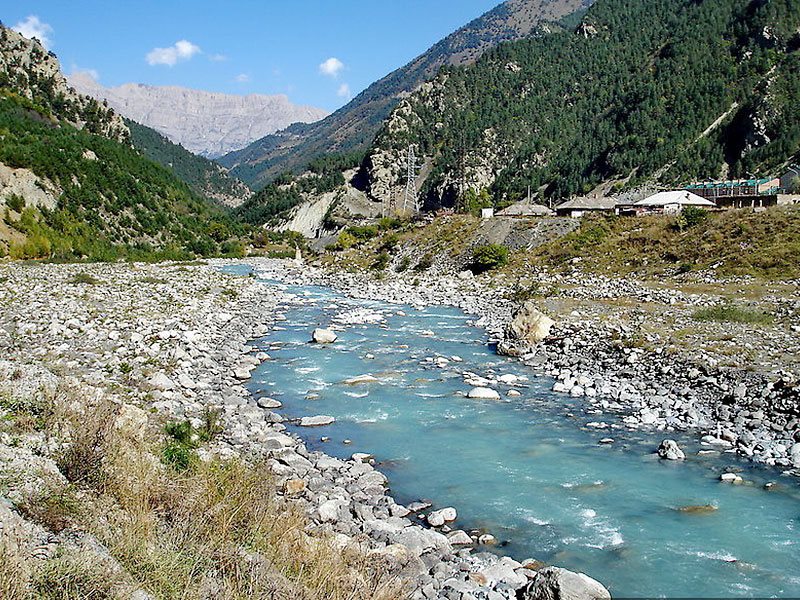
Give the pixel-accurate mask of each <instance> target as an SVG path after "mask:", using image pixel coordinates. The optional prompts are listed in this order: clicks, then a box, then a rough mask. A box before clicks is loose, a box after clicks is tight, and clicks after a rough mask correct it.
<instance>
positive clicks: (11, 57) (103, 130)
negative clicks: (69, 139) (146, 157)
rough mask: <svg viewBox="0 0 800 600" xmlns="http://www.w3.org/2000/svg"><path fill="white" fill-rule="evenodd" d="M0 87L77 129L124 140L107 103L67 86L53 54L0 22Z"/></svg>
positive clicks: (122, 126)
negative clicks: (82, 94)
mask: <svg viewBox="0 0 800 600" xmlns="http://www.w3.org/2000/svg"><path fill="white" fill-rule="evenodd" d="M0 88H7V89H10V90H14V91H15V92H16V93H18V94H20V95H21V96H22V97H23V98H27V99H28V100H31V101H34V102H35V103H36V104H38V105H39V106H41V107H43V108H44V109H46V110H48V111H50V112H53V113H57V114H58V116H59V118H60V119H61V120H62V121H64V122H67V123H70V124H71V125H74V126H75V127H76V128H78V129H85V130H86V131H89V132H91V133H97V134H99V135H103V136H105V137H108V138H110V139H115V140H118V141H125V140H127V139H128V137H129V135H130V134H129V132H128V128H127V127H126V126H125V124H124V123H123V122H122V119H121V118H120V117H119V116H118V115H116V114H115V113H114V111H113V110H109V108H108V106H107V105H104V104H101V103H99V102H98V101H97V100H95V99H93V98H89V97H86V96H81V95H80V94H78V93H76V91H75V90H74V89H73V88H71V87H70V85H69V83H68V82H67V80H66V78H65V77H64V75H63V74H62V73H61V67H60V65H59V63H58V59H57V58H56V56H55V54H53V53H52V52H48V51H47V50H45V49H44V48H43V47H42V45H41V44H40V43H39V42H38V41H37V40H29V39H28V38H26V37H24V36H22V35H20V34H19V33H17V32H16V31H14V30H13V29H7V28H6V27H4V26H3V25H2V23H0Z"/></svg>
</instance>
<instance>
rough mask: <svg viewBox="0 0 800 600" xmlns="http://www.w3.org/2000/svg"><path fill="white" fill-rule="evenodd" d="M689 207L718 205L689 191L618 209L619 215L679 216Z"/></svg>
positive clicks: (650, 199)
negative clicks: (654, 214)
mask: <svg viewBox="0 0 800 600" xmlns="http://www.w3.org/2000/svg"><path fill="white" fill-rule="evenodd" d="M687 206H696V207H698V208H716V206H717V205H716V204H714V202H712V201H711V200H708V199H706V198H701V197H700V196H698V195H697V194H693V193H692V192H689V191H687V190H675V191H672V192H659V193H657V194H653V195H652V196H648V197H647V198H643V199H642V200H639V201H638V202H634V203H633V204H629V205H627V206H624V205H620V206H618V207H617V213H619V214H635V215H646V214H653V213H656V214H664V215H677V214H680V213H681V211H683V209H684V208H686V207H687Z"/></svg>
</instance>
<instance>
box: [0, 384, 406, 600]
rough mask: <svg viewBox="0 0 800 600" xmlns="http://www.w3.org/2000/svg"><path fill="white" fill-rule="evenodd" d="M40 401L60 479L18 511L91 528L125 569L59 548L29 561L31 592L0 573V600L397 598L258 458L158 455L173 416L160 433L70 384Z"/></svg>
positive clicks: (380, 572) (393, 585)
mask: <svg viewBox="0 0 800 600" xmlns="http://www.w3.org/2000/svg"><path fill="white" fill-rule="evenodd" d="M47 398H48V399H49V401H50V402H52V403H53V405H54V406H52V407H51V408H49V409H48V410H49V413H52V414H58V415H59V423H60V426H59V427H58V428H55V427H54V426H53V425H52V424H51V421H50V420H48V423H47V426H48V431H49V432H50V434H53V435H54V434H56V432H57V434H58V436H59V439H60V440H61V441H63V442H64V444H63V448H62V450H61V451H59V452H57V456H56V457H55V458H56V459H57V463H58V465H59V468H60V469H61V471H62V473H63V474H64V475H65V476H66V477H67V479H68V480H69V481H70V482H71V484H70V485H69V486H68V487H67V488H65V489H64V490H50V491H48V492H47V493H46V494H42V495H41V496H39V497H35V498H32V499H31V500H30V501H29V502H28V503H26V504H25V506H21V507H18V509H19V510H20V512H22V513H23V514H25V515H26V516H28V517H29V518H31V519H32V520H34V521H36V522H38V523H40V524H42V525H43V526H45V527H46V528H48V529H50V530H51V531H59V530H61V529H64V528H65V527H67V526H69V527H70V528H71V529H72V530H75V531H84V532H86V533H90V534H92V535H93V536H94V537H95V538H96V539H97V540H98V541H100V542H101V543H102V544H103V545H104V546H105V547H106V548H107V549H108V551H109V553H110V556H111V557H112V558H113V559H114V560H115V561H117V562H118V563H119V565H121V566H122V568H123V569H124V577H122V576H121V575H120V574H119V573H116V574H115V571H114V570H113V569H111V570H109V568H108V566H107V565H106V567H102V566H98V565H97V564H95V563H96V562H97V561H95V563H92V561H91V560H89V562H87V561H86V560H85V559H86V558H87V557H86V556H83V555H70V556H60V557H57V558H56V559H52V560H49V561H44V562H41V561H40V562H35V561H31V562H30V565H29V566H30V567H31V571H32V572H31V579H30V581H28V582H27V583H25V589H26V590H28V592H29V593H30V594H32V595H30V596H24V595H23V596H19V595H17V596H15V595H14V594H18V592H17V591H16V588H15V589H13V590H12V589H11V586H16V585H17V583H15V580H11V579H7V580H3V579H0V592H5V591H6V590H4V588H3V587H2V586H6V588H8V590H9V591H8V592H7V593H6V595H2V596H0V597H2V598H6V597H8V598H11V599H12V600H17V598H20V599H21V598H23V597H25V598H47V599H51V598H52V599H54V600H62V599H63V600H66V599H67V598H69V599H76V600H77V599H87V600H88V599H92V600H94V599H99V600H102V599H104V598H111V597H116V596H115V594H117V592H118V591H119V590H120V589H123V588H124V589H136V588H141V589H144V590H146V591H147V592H148V593H150V594H152V595H153V596H155V597H156V598H159V599H176V600H177V599H181V600H193V599H197V600H200V599H201V598H214V599H215V600H240V599H241V600H244V599H249V598H275V599H283V598H285V599H286V600H323V599H326V600H328V599H330V600H360V599H363V600H367V599H376V600H393V599H395V598H402V597H405V594H404V590H403V588H402V585H401V582H399V581H398V580H397V579H396V578H395V577H394V576H392V574H391V573H390V572H389V568H388V566H387V564H385V563H384V562H382V560H383V559H380V558H378V557H368V556H366V555H364V554H363V553H360V552H355V551H350V550H347V549H341V548H339V547H337V546H335V545H334V544H333V543H332V540H330V539H327V538H324V537H312V536H311V535H309V533H308V526H309V523H308V521H307V518H306V517H305V515H304V514H303V513H302V512H301V511H300V510H299V508H297V507H296V506H294V505H292V504H291V503H290V502H289V501H287V500H285V499H284V498H282V497H281V496H280V495H279V493H278V490H277V486H276V483H275V482H274V478H273V475H272V473H271V471H270V469H269V468H268V465H266V464H265V463H261V462H258V463H252V464H251V463H248V462H245V461H242V460H238V459H236V460H224V461H223V460H211V461H201V460H191V461H189V462H188V463H186V464H183V463H180V464H176V463H173V462H169V461H165V459H164V456H168V454H167V455H165V454H164V452H163V451H164V449H165V448H167V447H168V446H169V444H170V443H172V442H174V441H175V440H176V437H175V435H174V431H176V430H181V431H183V430H182V428H181V426H180V425H172V426H170V427H167V428H166V431H169V432H172V433H170V434H169V435H166V434H165V430H164V429H160V428H154V427H151V426H147V425H146V424H147V414H146V413H144V412H143V411H138V410H136V409H130V408H128V407H122V406H121V405H118V404H115V403H112V402H109V401H107V400H103V399H102V398H95V399H94V400H87V399H86V398H85V397H82V396H81V395H80V393H79V392H78V390H74V389H73V390H66V389H61V390H60V392H59V393H58V394H52V395H50V396H48V397H47ZM210 422H211V426H210V427H211V430H213V429H214V427H216V420H215V419H211V420H210ZM178 437H180V436H178ZM192 450H193V448H192ZM75 490H77V491H78V492H77V493H78V495H79V497H80V498H81V501H80V503H79V504H78V503H77V501H75V496H74V492H75ZM0 541H2V540H0ZM0 550H2V548H0ZM0 558H2V557H0ZM10 560H11V559H8V561H9V563H8V564H11V563H10ZM23 583H24V582H23ZM121 586H122V587H121Z"/></svg>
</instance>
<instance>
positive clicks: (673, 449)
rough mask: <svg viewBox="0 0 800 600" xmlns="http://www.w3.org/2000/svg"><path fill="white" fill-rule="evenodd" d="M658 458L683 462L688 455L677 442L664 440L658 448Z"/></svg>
mask: <svg viewBox="0 0 800 600" xmlns="http://www.w3.org/2000/svg"><path fill="white" fill-rule="evenodd" d="M658 456H659V457H661V458H663V459H665V460H683V459H685V458H686V455H685V454H684V453H683V450H681V449H680V446H678V443H677V442H676V441H675V440H664V441H662V442H661V444H659V446H658Z"/></svg>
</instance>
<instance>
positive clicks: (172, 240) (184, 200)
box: [0, 26, 242, 260]
mask: <svg viewBox="0 0 800 600" xmlns="http://www.w3.org/2000/svg"><path fill="white" fill-rule="evenodd" d="M0 83H2V87H0V140H2V143H0V210H2V213H1V214H2V221H0V255H5V254H10V255H11V256H12V257H14V258H58V259H76V258H78V259H80V258H88V259H94V260H111V259H115V258H118V257H127V258H142V259H151V258H159V257H160V258H167V257H169V258H183V257H187V258H188V257H192V256H194V255H198V254H215V253H229V252H239V251H240V247H239V243H238V241H237V239H236V234H238V233H240V232H241V231H242V228H241V226H239V225H237V224H236V223H235V222H234V221H233V220H232V219H231V218H230V217H228V216H227V215H226V214H225V213H223V212H222V211H221V210H219V209H218V208H216V207H214V206H213V205H212V204H211V203H210V202H208V201H207V200H206V199H205V198H202V197H201V196H199V195H198V194H196V193H195V192H193V191H192V190H191V189H190V188H189V187H188V186H187V185H186V184H185V183H183V182H182V181H180V180H179V179H178V178H177V177H176V176H175V175H174V174H173V173H172V172H170V171H169V170H167V169H166V168H164V167H162V166H160V165H158V164H156V163H155V162H153V161H151V160H149V159H148V158H145V157H144V156H142V155H141V154H140V153H139V152H138V151H137V150H136V149H134V148H133V147H132V146H131V145H130V143H129V139H130V132H129V130H128V128H127V127H126V126H125V124H124V123H123V122H122V120H121V119H120V118H119V117H118V116H117V115H115V114H114V112H113V111H112V110H110V109H108V108H107V107H105V106H103V105H102V104H99V103H98V102H97V101H95V100H93V99H90V98H86V97H83V96H80V95H78V94H76V93H75V92H74V90H71V89H70V88H69V86H67V85H66V80H65V79H64V77H63V74H62V73H61V71H60V67H59V64H58V61H57V60H56V58H55V56H54V55H52V54H49V53H47V52H46V51H45V50H44V49H43V48H42V47H41V45H40V44H39V43H38V42H37V41H36V40H28V39H26V38H24V37H22V36H20V35H19V34H17V33H16V32H13V31H10V30H7V29H4V28H2V27H1V26H0Z"/></svg>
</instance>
